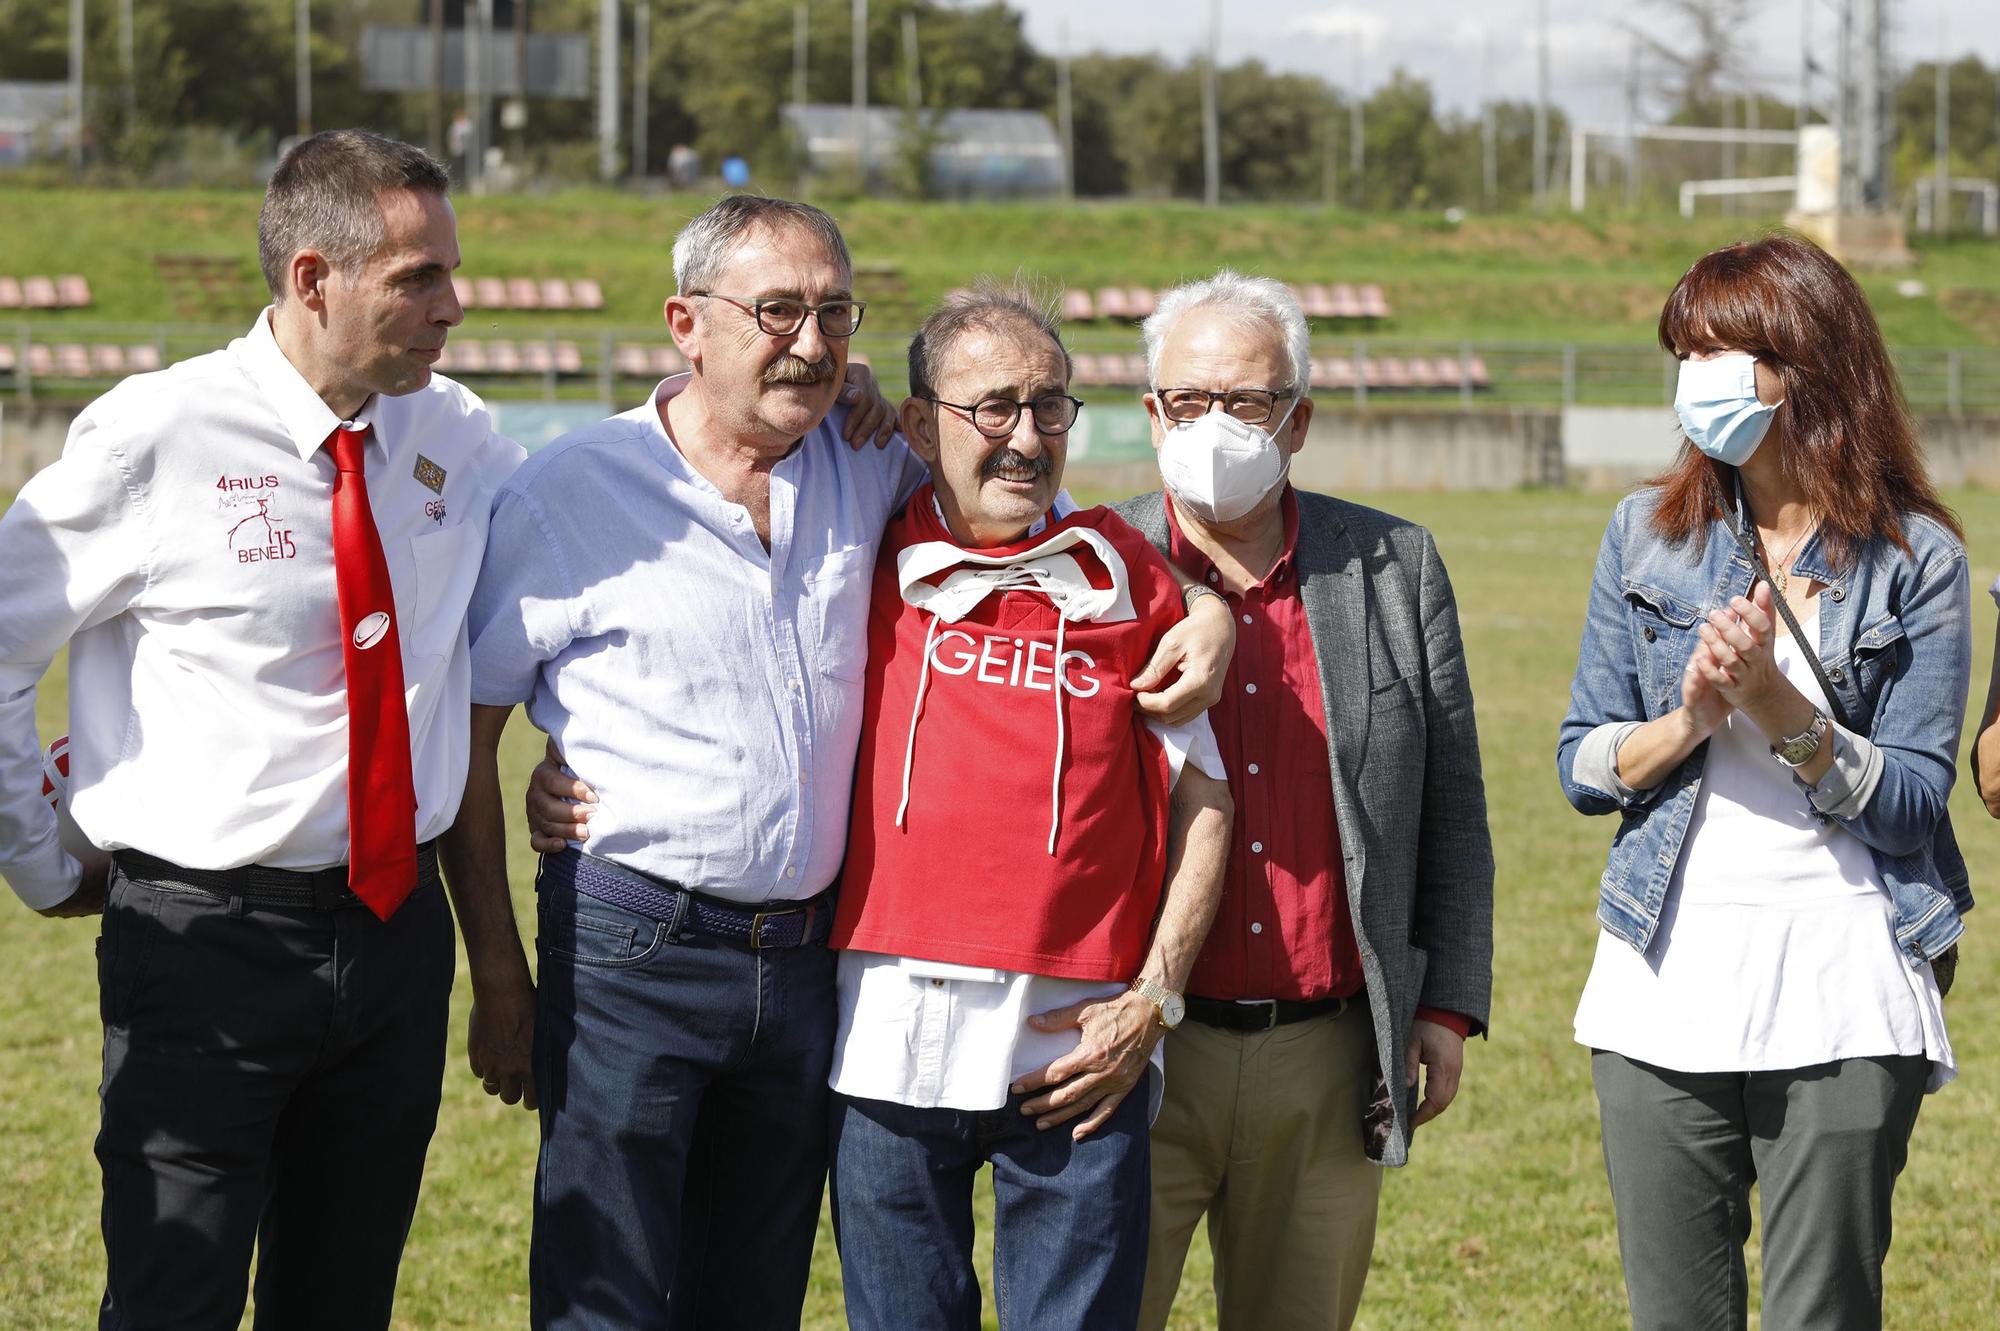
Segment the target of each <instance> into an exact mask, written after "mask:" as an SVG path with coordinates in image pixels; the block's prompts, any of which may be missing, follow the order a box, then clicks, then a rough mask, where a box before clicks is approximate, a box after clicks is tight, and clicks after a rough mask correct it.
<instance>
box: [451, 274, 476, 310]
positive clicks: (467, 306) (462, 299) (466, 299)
mask: <svg viewBox="0 0 2000 1331" xmlns="http://www.w3.org/2000/svg"><path fill="white" fill-rule="evenodd" d="M451 289H452V290H453V291H455V292H457V293H458V305H459V308H460V309H464V310H476V309H478V308H479V302H478V301H477V300H475V299H473V297H474V295H475V293H474V291H473V289H472V279H471V278H469V277H459V276H457V275H456V274H454V275H453V276H452V279H451Z"/></svg>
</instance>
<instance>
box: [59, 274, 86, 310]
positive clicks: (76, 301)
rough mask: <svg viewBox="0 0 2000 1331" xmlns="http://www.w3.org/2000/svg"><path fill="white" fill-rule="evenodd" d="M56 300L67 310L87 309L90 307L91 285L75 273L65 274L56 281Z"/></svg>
mask: <svg viewBox="0 0 2000 1331" xmlns="http://www.w3.org/2000/svg"><path fill="white" fill-rule="evenodd" d="M56 299H57V300H59V301H61V302H62V304H63V306H64V308H66V309H72V310H81V309H87V308H88V307H89V305H90V283H88V282H86V281H84V280H83V278H82V277H80V276H78V275H77V274H75V273H65V274H64V275H63V276H61V277H58V278H57V279H56Z"/></svg>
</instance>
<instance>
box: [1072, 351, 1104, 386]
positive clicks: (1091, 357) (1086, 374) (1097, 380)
mask: <svg viewBox="0 0 2000 1331" xmlns="http://www.w3.org/2000/svg"><path fill="white" fill-rule="evenodd" d="M1069 363H1070V378H1071V379H1072V380H1073V381H1075V382H1076V383H1079V384H1101V383H1103V382H1104V379H1103V374H1102V371H1100V370H1099V369H1098V368H1097V356H1096V355H1095V353H1093V352H1088V351H1074V352H1071V353H1070V358H1069Z"/></svg>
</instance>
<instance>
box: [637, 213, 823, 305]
mask: <svg viewBox="0 0 2000 1331" xmlns="http://www.w3.org/2000/svg"><path fill="white" fill-rule="evenodd" d="M758 226H763V227H766V228H769V229H772V230H785V229H787V228H797V229H799V230H802V231H804V232H806V233H807V234H809V235H811V236H813V237H814V238H815V239H817V240H818V241H819V243H820V244H821V245H823V246H825V248H826V252H827V253H828V254H830V255H831V256H833V259H834V261H835V262H836V263H838V264H839V265H840V271H841V275H842V276H843V277H844V278H846V280H847V281H849V282H852V281H853V280H854V260H853V258H852V257H850V256H849V255H848V253H847V240H846V238H845V237H843V236H842V235H841V234H840V224H839V223H838V222H836V221H834V220H833V218H832V217H831V216H829V215H828V214H827V213H826V212H825V211H824V210H823V209H819V208H815V207H813V206H812V205H811V204H809V203H795V202H793V201H792V200H790V199H766V198H761V197H759V196H758V195H755V194H731V195H729V196H728V197H727V198H725V199H721V200H719V201H718V202H716V203H714V204H711V205H710V206H709V207H708V208H706V209H705V210H703V211H702V212H701V213H700V214H699V215H698V216H696V217H695V218H694V220H693V221H691V222H689V223H688V224H687V225H686V226H684V227H682V228H681V233H680V235H678V236H676V237H674V286H675V288H676V289H677V290H678V291H679V292H680V294H681V295H683V296H691V295H694V294H695V293H697V292H703V293H705V292H708V291H709V289H710V288H711V287H712V286H713V285H714V284H715V279H716V278H717V277H719V276H721V274H722V270H723V268H725V267H726V266H728V263H729V260H730V258H731V257H732V256H733V255H734V254H735V252H736V243H737V242H738V241H739V240H741V239H742V238H743V236H744V234H745V233H746V232H748V231H750V230H751V229H752V228H754V227H758Z"/></svg>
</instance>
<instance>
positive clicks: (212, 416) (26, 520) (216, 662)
mask: <svg viewBox="0 0 2000 1331" xmlns="http://www.w3.org/2000/svg"><path fill="white" fill-rule="evenodd" d="M357 421H358V422H361V423H366V424H368V425H371V426H372V427H373V432H372V435H371V437H370V439H369V442H368V445H367V450H366V464H365V465H366V474H367V480H368V500H369V505H370V507H371V509H372V510H373V513H374V517H375V525H376V527H377V529H378V530H379V531H380V533H381V537H382V548H383V553H384V555H385V556H386V558H387V561H388V565H389V578H390V582H391V584H392V585H393V587H394V591H395V602H396V621H397V628H398V633H399V636H400V640H401V643H402V650H403V681H404V687H405V692H406V695H407V700H408V704H409V712H410V753H411V760H412V764H413V768H414V776H415V784H416V796H417V818H416V828H415V831H416V836H417V838H418V840H419V841H425V840H429V839H430V838H432V837H435V836H437V835H438V834H439V833H440V832H442V831H444V830H445V828H447V827H449V826H450V825H451V820H452V818H453V817H454V816H455V815H456V814H457V812H458V802H459V796H460V794H461V792H462V791H463V788H464V784H465V769H466V758H467V754H468V752H469V746H470V732H469V726H468V716H469V713H470V706H469V695H470V671H469V666H468V662H467V657H466V650H465V647H466V637H465V606H466V602H467V599H468V598H469V597H470V596H471V594H472V586H473V582H474V580H475V579H476V578H477V576H478V572H479V562H480V557H481V554H482V552H483V550H484V547H485V537H486V524H487V518H488V513H489V511H490V509H491V506H492V498H493V492H494V490H495V489H496V488H497V487H498V485H499V484H500V482H501V481H502V480H504V479H505V478H506V477H507V475H508V474H509V473H511V472H512V471H513V469H514V467H515V466H516V465H517V464H518V463H519V461H520V458H521V450H520V449H519V448H518V447H516V446H515V445H514V444H513V443H511V442H509V441H508V440H506V439H505V438H503V437H501V436H499V435H497V434H495V433H494V432H493V428H492V422H491V419H490V417H489V416H488V415H487V412H486V408H485V406H484V405H483V404H482V403H481V402H480V401H479V399H478V398H477V397H476V396H474V395H473V394H472V393H470V392H468V391H467V390H466V389H464V388H462V387H461V386H459V385H458V384H455V383H453V382H452V381H451V380H449V379H445V378H443V377H441V376H435V375H434V376H432V378H431V381H430V383H429V384H428V385H427V386H425V387H424V388H422V389H420V390H418V391H417V392H414V393H410V394H407V395H405V396H401V397H393V398H371V399H370V400H369V402H368V403H367V405H366V406H365V407H364V408H363V410H362V412H361V413H360V416H359V417H358V418H357ZM340 423H341V422H340V420H339V418H338V417H336V416H335V415H334V413H333V412H332V410H331V409H330V408H328V407H327V405H326V404H325V403H324V402H323V401H321V400H320V397H319V395H318V394H317V393H315V392H314V391H313V390H312V388H311V387H310V386H308V385H307V383H306V381H305V380H304V379H303V378H302V377H301V376H300V375H299V373H298V371H297V370H296V369H294V368H293V366H292V365H291V363H290V362H289V361H287V360H286V359H285V356H284V353H283V352H282V351H280V350H279V348H278V343H277V339H276V337H275V336H274V335H273V333H272V331H271V325H270V311H269V310H266V311H265V313H264V314H263V315H260V316H259V317H258V319H257V323H256V325H255V326H254V327H253V328H252V329H251V330H250V332H249V334H248V335H247V336H245V337H242V338H238V339H237V340H236V341H234V342H232V343H230V345H229V346H228V347H227V348H225V349H223V350H221V351H216V352H211V353H210V354H208V355H205V356H199V357H196V358H195V359H193V360H189V361H184V362H182V363H180V364H178V365H175V366H172V367H171V368H169V369H167V370H163V371H161V372H159V373H156V374H145V375H139V376H136V377H134V378H130V379H127V380H126V381H125V382H123V383H122V384H120V385H119V386H118V387H116V388H114V389H112V390H111V391H110V392H109V393H107V394H105V395H104V396H103V397H101V398H99V399H98V400H97V401H96V402H94V403H92V404H91V405H90V407H89V408H87V409H86V410H85V411H84V413H83V414H82V415H81V416H79V417H78V418H77V420H76V423H75V424H74V425H73V426H72V427H71V429H70V435H69V440H68V443H67V445H66V446H65V447H64V450H63V455H62V458H61V459H60V460H59V461H57V462H56V463H54V464H53V465H51V466H49V467H47V468H45V469H44V470H43V471H42V472H40V473H39V474H38V475H36V476H35V477H34V478H33V479H31V480H30V481H29V482H28V484H27V485H26V486H24V487H23V488H22V490H21V493H20V496H19V497H18V498H17V499H16V500H15V501H14V504H13V506H12V507H11V508H9V509H8V510H7V512H6V514H5V515H4V517H0V605H4V606H5V607H6V613H5V615H4V616H0V873H3V874H4V875H5V877H6V878H7V881H8V883H9V884H10V885H11V886H12V887H13V888H14V890H15V892H16V893H17V894H19V895H20V897H21V898H22V899H23V900H24V901H26V902H27V903H28V904H29V905H31V906H37V907H39V906H47V905H51V904H54V903H56V902H58V901H61V900H62V899H63V898H65V897H67V896H68V895H69V894H70V893H71V892H73V891H74V890H75V888H76V886H77V883H78V881H79V870H78V867H77V864H76V862H75V860H73V859H72V858H71V857H70V856H69V855H68V854H67V853H65V852H64V851H63V849H62V848H61V847H60V846H59V845H58V844H57V840H56V821H55V818H54V816H53V814H52V812H51V810H50V808H49V806H48V805H47V804H46V803H45V802H43V800H42V799H41V798H40V794H39V791H40V779H41V764H40V760H39V759H40V754H39V748H40V745H39V744H38V742H37V740H36V736H35V720H34V702H35V698H34V695H35V686H36V683H37V681H38V680H39V679H40V678H41V676H42V674H43V672H45V671H46V670H47V669H48V666H49V663H50V661H51V660H52V659H53V658H54V656H55V654H56V652H57V651H58V650H60V649H61V647H62V645H63V644H64V642H66V641H67V642H68V643H69V644H70V664H69V702H70V792H71V799H70V810H71V812H72V814H73V815H74V816H75V819H76V822H77V824H78V826H79V827H81V828H82V830H83V832H84V833H85V834H86V835H87V836H88V837H89V838H90V840H91V841H92V842H93V843H94V844H95V845H97V846H99V847H101V848H104V849H106V850H116V849H123V848H131V849H136V850H141V851H144V852H146V853H148V854H151V855H156V856H159V857H160V858H162V859H166V860H170V861H172V862H174V863H177V864H181V865H184V866H187V867H190V868H201V869H226V868H234V867H237V866H239V865H245V864H266V865H271V866H275V867H278V868H287V869H309V868H321V867H325V866H329V865H334V864H339V863H343V862H344V861H345V860H346V858H347V696H346V668H345V665H344V664H343V661H342V656H341V631H340V619H339V611H338V607H337V604H336V598H335V587H334V567H333V543H332V529H333V520H332V502H333V499H332V496H333V480H334V466H333V458H332V456H331V454H330V453H328V452H327V451H325V449H324V448H323V445H324V443H325V441H326V438H327V436H328V435H329V434H331V433H332V432H333V430H334V429H335V427H336V426H338V425H339V424H340Z"/></svg>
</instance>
